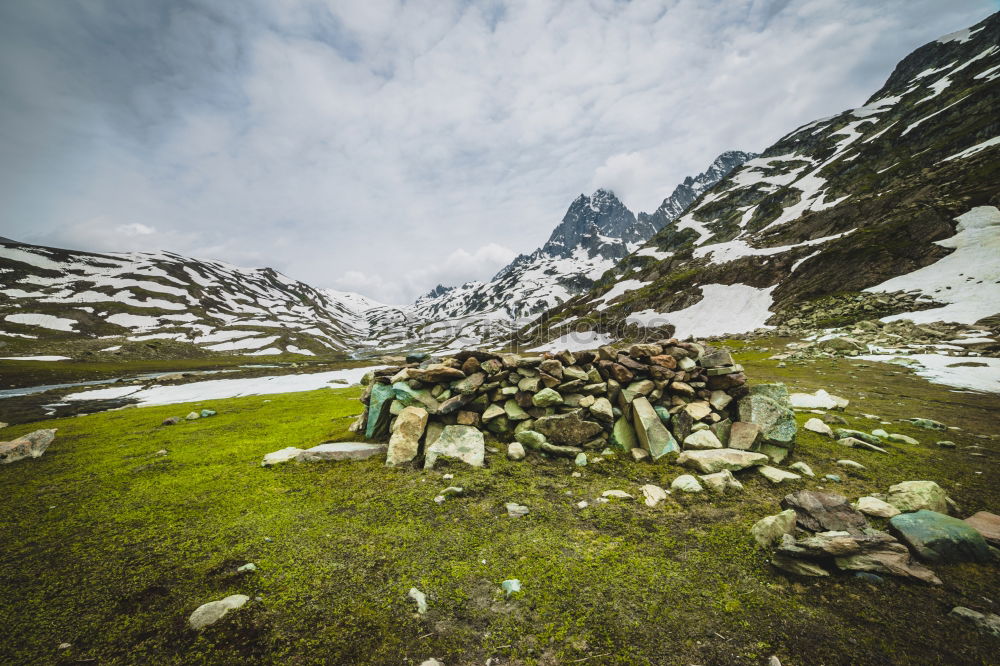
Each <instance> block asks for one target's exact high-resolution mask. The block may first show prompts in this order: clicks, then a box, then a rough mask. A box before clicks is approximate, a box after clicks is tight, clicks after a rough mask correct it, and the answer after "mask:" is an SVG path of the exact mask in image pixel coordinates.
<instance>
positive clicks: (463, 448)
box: [424, 425, 486, 469]
mask: <svg viewBox="0 0 1000 666" xmlns="http://www.w3.org/2000/svg"><path fill="white" fill-rule="evenodd" d="M438 458H455V459H457V460H461V461H462V462H464V463H466V464H469V465H472V466H473V467H482V466H483V461H484V460H485V458H486V442H485V440H484V439H483V433H481V432H480V431H479V430H478V429H477V428H473V427H472V426H462V425H450V426H445V428H444V430H443V431H442V432H441V435H440V436H439V437H438V438H437V441H435V442H434V443H433V444H431V445H430V446H429V447H427V450H426V452H425V455H424V468H425V469H430V468H432V467H434V463H435V462H436V461H437V459H438Z"/></svg>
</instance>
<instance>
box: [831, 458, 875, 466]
mask: <svg viewBox="0 0 1000 666" xmlns="http://www.w3.org/2000/svg"><path fill="white" fill-rule="evenodd" d="M837 464H838V465H840V466H841V467H847V468H849V469H868V468H867V467H865V466H864V465H862V464H861V463H859V462H857V461H854V460H847V459H846V458H845V459H843V460H838V461H837Z"/></svg>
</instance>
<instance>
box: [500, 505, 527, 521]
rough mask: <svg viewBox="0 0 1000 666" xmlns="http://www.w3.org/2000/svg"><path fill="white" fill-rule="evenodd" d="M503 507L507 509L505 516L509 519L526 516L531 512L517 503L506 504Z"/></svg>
mask: <svg viewBox="0 0 1000 666" xmlns="http://www.w3.org/2000/svg"><path fill="white" fill-rule="evenodd" d="M504 507H506V509H507V515H508V516H510V517H511V518H520V517H521V516H527V515H528V513H529V512H530V511H531V509H529V508H528V507H526V506H524V505H523V504H518V503H517V502H507V503H506V504H505V505H504Z"/></svg>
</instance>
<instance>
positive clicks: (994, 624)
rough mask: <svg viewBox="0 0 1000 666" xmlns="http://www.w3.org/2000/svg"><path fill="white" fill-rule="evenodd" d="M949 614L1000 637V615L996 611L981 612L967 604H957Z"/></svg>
mask: <svg viewBox="0 0 1000 666" xmlns="http://www.w3.org/2000/svg"><path fill="white" fill-rule="evenodd" d="M948 615H950V616H951V617H954V618H957V619H959V620H962V621H963V622H968V623H970V624H971V625H973V626H974V627H975V628H976V629H978V630H979V631H982V632H984V633H988V634H993V635H994V636H996V637H998V638H1000V615H997V614H995V613H980V612H979V611H974V610H972V609H971V608H966V607H965V606H955V607H954V608H952V609H951V611H950V612H949V613H948Z"/></svg>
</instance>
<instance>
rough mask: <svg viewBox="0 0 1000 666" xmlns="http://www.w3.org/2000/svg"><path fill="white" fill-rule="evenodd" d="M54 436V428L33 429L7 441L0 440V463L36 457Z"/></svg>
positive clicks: (47, 446) (43, 451) (43, 450)
mask: <svg viewBox="0 0 1000 666" xmlns="http://www.w3.org/2000/svg"><path fill="white" fill-rule="evenodd" d="M55 438H56V429H55V428H48V429H45V430H35V431H34V432H30V433H28V434H27V435H25V436H23V437H18V438H17V439H15V440H12V441H9V442H0V464H7V463H12V462H17V461H18V460H22V459H24V458H38V457H39V456H41V455H42V454H43V453H45V449H47V448H49V444H51V443H52V440H54V439H55Z"/></svg>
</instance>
